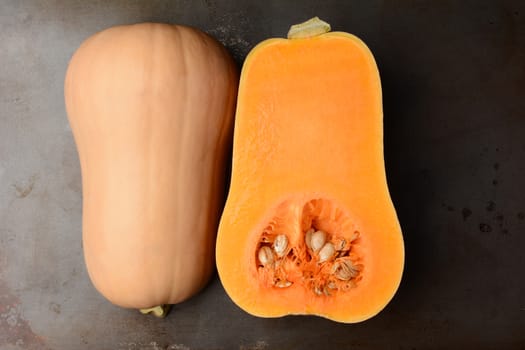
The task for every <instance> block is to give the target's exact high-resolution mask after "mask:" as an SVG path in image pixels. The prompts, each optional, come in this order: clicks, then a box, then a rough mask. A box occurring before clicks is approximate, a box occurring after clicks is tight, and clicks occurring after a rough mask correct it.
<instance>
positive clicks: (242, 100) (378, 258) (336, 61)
mask: <svg viewBox="0 0 525 350" xmlns="http://www.w3.org/2000/svg"><path fill="white" fill-rule="evenodd" d="M307 24H311V25H308V26H306V27H307V28H306V30H305V31H304V32H302V33H301V32H300V33H299V34H302V35H300V36H297V38H293V39H269V40H266V41H264V42H262V43H260V44H259V45H257V46H256V47H255V48H254V49H253V50H252V51H251V52H250V54H249V55H248V57H247V58H246V61H245V63H244V66H243V69H242V72H241V82H240V86H239V94H238V104H237V111H236V119H235V133H234V143H233V163H232V178H231V186H230V192H229V194H228V200H227V202H226V206H225V209H224V211H223V215H222V218H221V223H220V226H219V233H218V237H217V252H216V256H217V269H218V272H219V277H220V279H221V282H222V284H223V286H224V288H225V290H226V292H227V293H228V295H229V296H230V297H231V298H232V300H233V301H234V302H235V303H236V304H237V305H238V306H239V307H241V308H242V309H243V310H245V311H247V312H249V313H250V314H253V315H256V316H260V317H280V316H284V315H290V314H307V315H318V316H322V317H325V318H328V319H331V320H335V321H339V322H345V323H353V322H360V321H364V320H366V319H368V318H370V317H372V316H374V315H376V314H377V313H378V312H380V311H381V310H382V309H383V308H384V307H385V306H386V305H387V303H388V302H389V301H390V300H391V299H392V297H393V296H394V294H395V292H396V290H397V288H398V286H399V283H400V281H401V276H402V273H403V266H404V244H403V236H402V232H401V228H400V225H399V222H398V219H397V216H396V212H395V208H394V206H393V204H392V201H391V199H390V195H389V191H388V186H387V182H386V174H385V166H384V158H383V112H382V102H381V83H380V79H379V74H378V69H377V66H376V64H375V61H374V57H373V56H372V54H371V52H370V50H369V49H368V48H367V47H366V45H365V44H364V43H363V42H362V41H361V40H360V39H358V38H357V37H355V36H353V35H350V34H347V33H343V32H332V33H323V31H325V30H326V27H328V28H329V26H327V25H322V24H319V25H317V24H316V23H315V22H313V23H312V22H307ZM299 31H301V28H299ZM314 236H315V237H316V239H314ZM314 243H315V244H314ZM314 246H316V247H317V248H315V247H314ZM315 249H317V250H315ZM350 262H351V263H350Z"/></svg>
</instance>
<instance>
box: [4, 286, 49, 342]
mask: <svg viewBox="0 0 525 350" xmlns="http://www.w3.org/2000/svg"><path fill="white" fill-rule="evenodd" d="M6 345H14V346H18V347H20V348H24V349H46V348H47V346H46V344H45V341H44V339H43V338H42V337H40V336H39V335H37V334H35V333H34V332H33V330H32V329H31V326H30V325H29V323H28V322H27V320H25V319H24V318H23V317H22V307H21V302H20V299H19V298H18V297H17V296H16V295H14V294H13V293H12V292H11V290H10V289H9V287H8V286H7V284H6V283H5V282H4V281H3V280H1V279H0V348H1V347H3V346H6Z"/></svg>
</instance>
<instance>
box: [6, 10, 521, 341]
mask: <svg viewBox="0 0 525 350" xmlns="http://www.w3.org/2000/svg"><path fill="white" fill-rule="evenodd" d="M524 4H525V3H524V2H522V1H492V2H490V1H402V2H399V1H391V2H388V1H384V2H383V1H314V0H310V1H295V2H284V1H279V0H267V1H215V0H209V1H204V2H200V1H101V0H97V1H82V0H74V1H65V0H63V1H60V0H55V1H50V0H47V1H38V2H37V1H18V0H1V1H0V349H2V350H6V349H274V348H275V349H305V348H336V347H337V348H347V347H348V348H349V347H353V348H359V349H361V348H362V349H385V348H389V349H397V348H399V349H430V348H443V347H445V346H447V347H453V348H455V347H469V348H471V347H476V348H479V349H503V348H505V349H525V277H524V273H523V267H524V266H525V253H524V251H525V112H524V111H525V69H524V67H525V5H524ZM313 15H319V16H320V17H321V18H323V19H326V20H327V21H329V22H330V23H331V24H332V26H333V28H334V29H336V30H344V31H348V32H352V33H355V34H357V35H358V36H360V37H361V38H363V39H364V40H365V41H366V42H367V43H368V44H369V46H370V47H371V49H372V51H373V52H374V54H375V56H376V58H377V62H378V65H379V68H380V71H381V75H382V79H383V87H384V103H385V152H386V165H387V172H388V180H389V184H390V187H391V192H392V196H393V200H394V203H395V205H396V207H397V210H398V214H399V217H400V220H401V224H402V227H403V230H404V235H405V240H406V249H407V255H406V270H405V274H404V277H403V282H402V285H401V287H400V289H399V292H398V293H397V295H396V297H395V298H394V300H393V301H392V302H391V304H390V305H389V306H388V307H387V308H386V309H385V310H384V311H383V312H382V313H381V314H380V315H379V316H377V317H375V318H373V319H371V320H369V321H367V322H365V323H361V324H357V325H343V324H337V323H333V322H330V321H327V320H324V319H320V318H315V317H293V316H290V317H285V318H281V319H258V318H254V317H251V316H249V315H247V314H246V313H244V312H243V311H241V310H240V309H238V308H237V307H236V306H235V305H234V304H232V302H231V301H230V300H229V298H228V297H227V296H226V294H225V293H224V290H223V288H222V287H221V284H220V282H219V280H218V279H217V277H215V278H214V279H213V280H212V281H211V283H210V285H209V286H208V287H207V288H206V289H205V290H204V291H203V292H202V293H201V294H199V295H198V296H196V297H195V298H193V299H191V300H190V301H188V302H186V303H183V304H181V305H177V306H175V308H174V310H173V312H172V313H171V314H170V316H169V317H168V318H167V319H165V320H158V319H154V318H152V317H144V316H141V315H139V313H138V312H136V311H132V310H123V309H119V308H116V307H114V306H112V305H110V304H109V303H108V302H106V301H105V300H104V299H103V298H102V297H101V296H100V295H99V294H97V292H96V291H95V290H94V288H93V287H92V285H91V284H90V281H89V279H88V276H87V274H86V270H85V267H84V264H83V258H82V248H81V186H80V185H81V179H80V171H79V162H78V158H77V154H76V150H75V146H74V143H73V139H72V135H71V131H70V128H69V126H68V123H67V120H66V115H65V112H64V105H63V97H62V94H63V90H62V83H63V77H64V72H65V69H66V65H67V62H68V59H69V57H70V56H71V54H72V53H73V51H74V50H75V49H76V48H77V47H78V45H79V44H80V42H81V41H82V40H83V39H85V38H86V37H87V36H89V35H91V34H93V33H94V32H96V31H99V30H101V29H104V28H106V27H109V26H112V25H116V24H122V23H133V22H140V21H164V22H171V23H183V24H189V25H193V26H197V27H199V28H202V29H204V30H205V31H207V32H209V33H211V34H212V35H215V36H216V37H217V38H218V39H220V40H221V41H222V42H223V43H224V44H225V45H226V46H227V47H228V48H229V49H230V50H231V52H232V53H233V54H234V56H235V58H236V60H237V61H238V62H239V64H240V63H241V62H242V60H243V58H244V57H245V55H246V53H247V52H248V50H249V49H250V48H251V47H252V46H253V45H254V44H256V43H257V42H259V41H261V40H263V39H265V38H268V37H272V36H283V35H284V34H285V32H286V30H287V28H288V25H289V24H291V23H296V22H300V21H302V20H304V19H307V18H309V17H311V16H313Z"/></svg>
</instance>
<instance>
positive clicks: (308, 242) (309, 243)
mask: <svg viewBox="0 0 525 350" xmlns="http://www.w3.org/2000/svg"><path fill="white" fill-rule="evenodd" d="M314 232H315V230H314V229H313V228H311V229H309V230H308V231H306V234H305V237H304V242H305V243H306V246H307V247H308V249H312V234H313V233H314Z"/></svg>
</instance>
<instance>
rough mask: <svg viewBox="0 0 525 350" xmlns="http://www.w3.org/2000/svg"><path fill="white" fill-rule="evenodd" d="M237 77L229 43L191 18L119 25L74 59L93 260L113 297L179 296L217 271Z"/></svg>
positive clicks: (73, 106)
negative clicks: (189, 23) (192, 24)
mask: <svg viewBox="0 0 525 350" xmlns="http://www.w3.org/2000/svg"><path fill="white" fill-rule="evenodd" d="M237 81H238V72H237V69H236V67H235V64H234V62H233V60H232V59H231V57H230V55H229V54H228V53H227V51H226V50H225V49H224V47H222V45H221V44H220V43H218V42H217V41H215V40H214V39H212V38H211V37H209V36H208V35H206V34H204V33H202V32H200V31H198V30H196V29H192V28H189V27H184V26H175V25H166V24H153V23H143V24H136V25H129V26H119V27H113V28H110V29H107V30H104V31H102V32H100V33H98V34H95V35H93V36H92V37H90V38H89V39H87V40H86V41H85V42H84V43H83V44H82V45H81V47H80V48H79V49H78V50H77V52H76V53H75V54H74V56H73V58H72V59H71V62H70V65H69V68H68V71H67V75H66V79H65V101H66V108H67V113H68V117H69V121H70V124H71V128H72V130H73V134H74V138H75V141H76V144H77V148H78V153H79V157H80V164H81V169H82V190H83V246H84V254H85V262H86V265H87V269H88V272H89V276H90V277H91V280H92V281H93V284H94V285H95V287H96V288H97V289H98V290H99V291H100V292H101V293H102V294H103V295H104V296H105V297H106V298H107V299H109V300H110V301H111V302H113V303H114V304H117V305H120V306H123V307H129V308H148V307H153V306H156V305H161V304H175V303H178V302H181V301H183V300H185V299H187V298H188V297H190V296H192V295H194V294H195V293H197V292H198V291H199V290H200V289H201V288H202V287H203V286H204V285H205V284H206V282H207V281H208V279H209V277H210V275H211V272H212V271H213V267H214V247H215V235H216V229H217V224H218V217H219V214H220V210H221V205H222V203H223V188H224V175H225V174H224V171H225V168H226V167H225V160H226V155H227V152H228V151H229V148H230V142H231V140H230V138H231V128H232V122H233V109H234V104H235V98H236V92H237Z"/></svg>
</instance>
